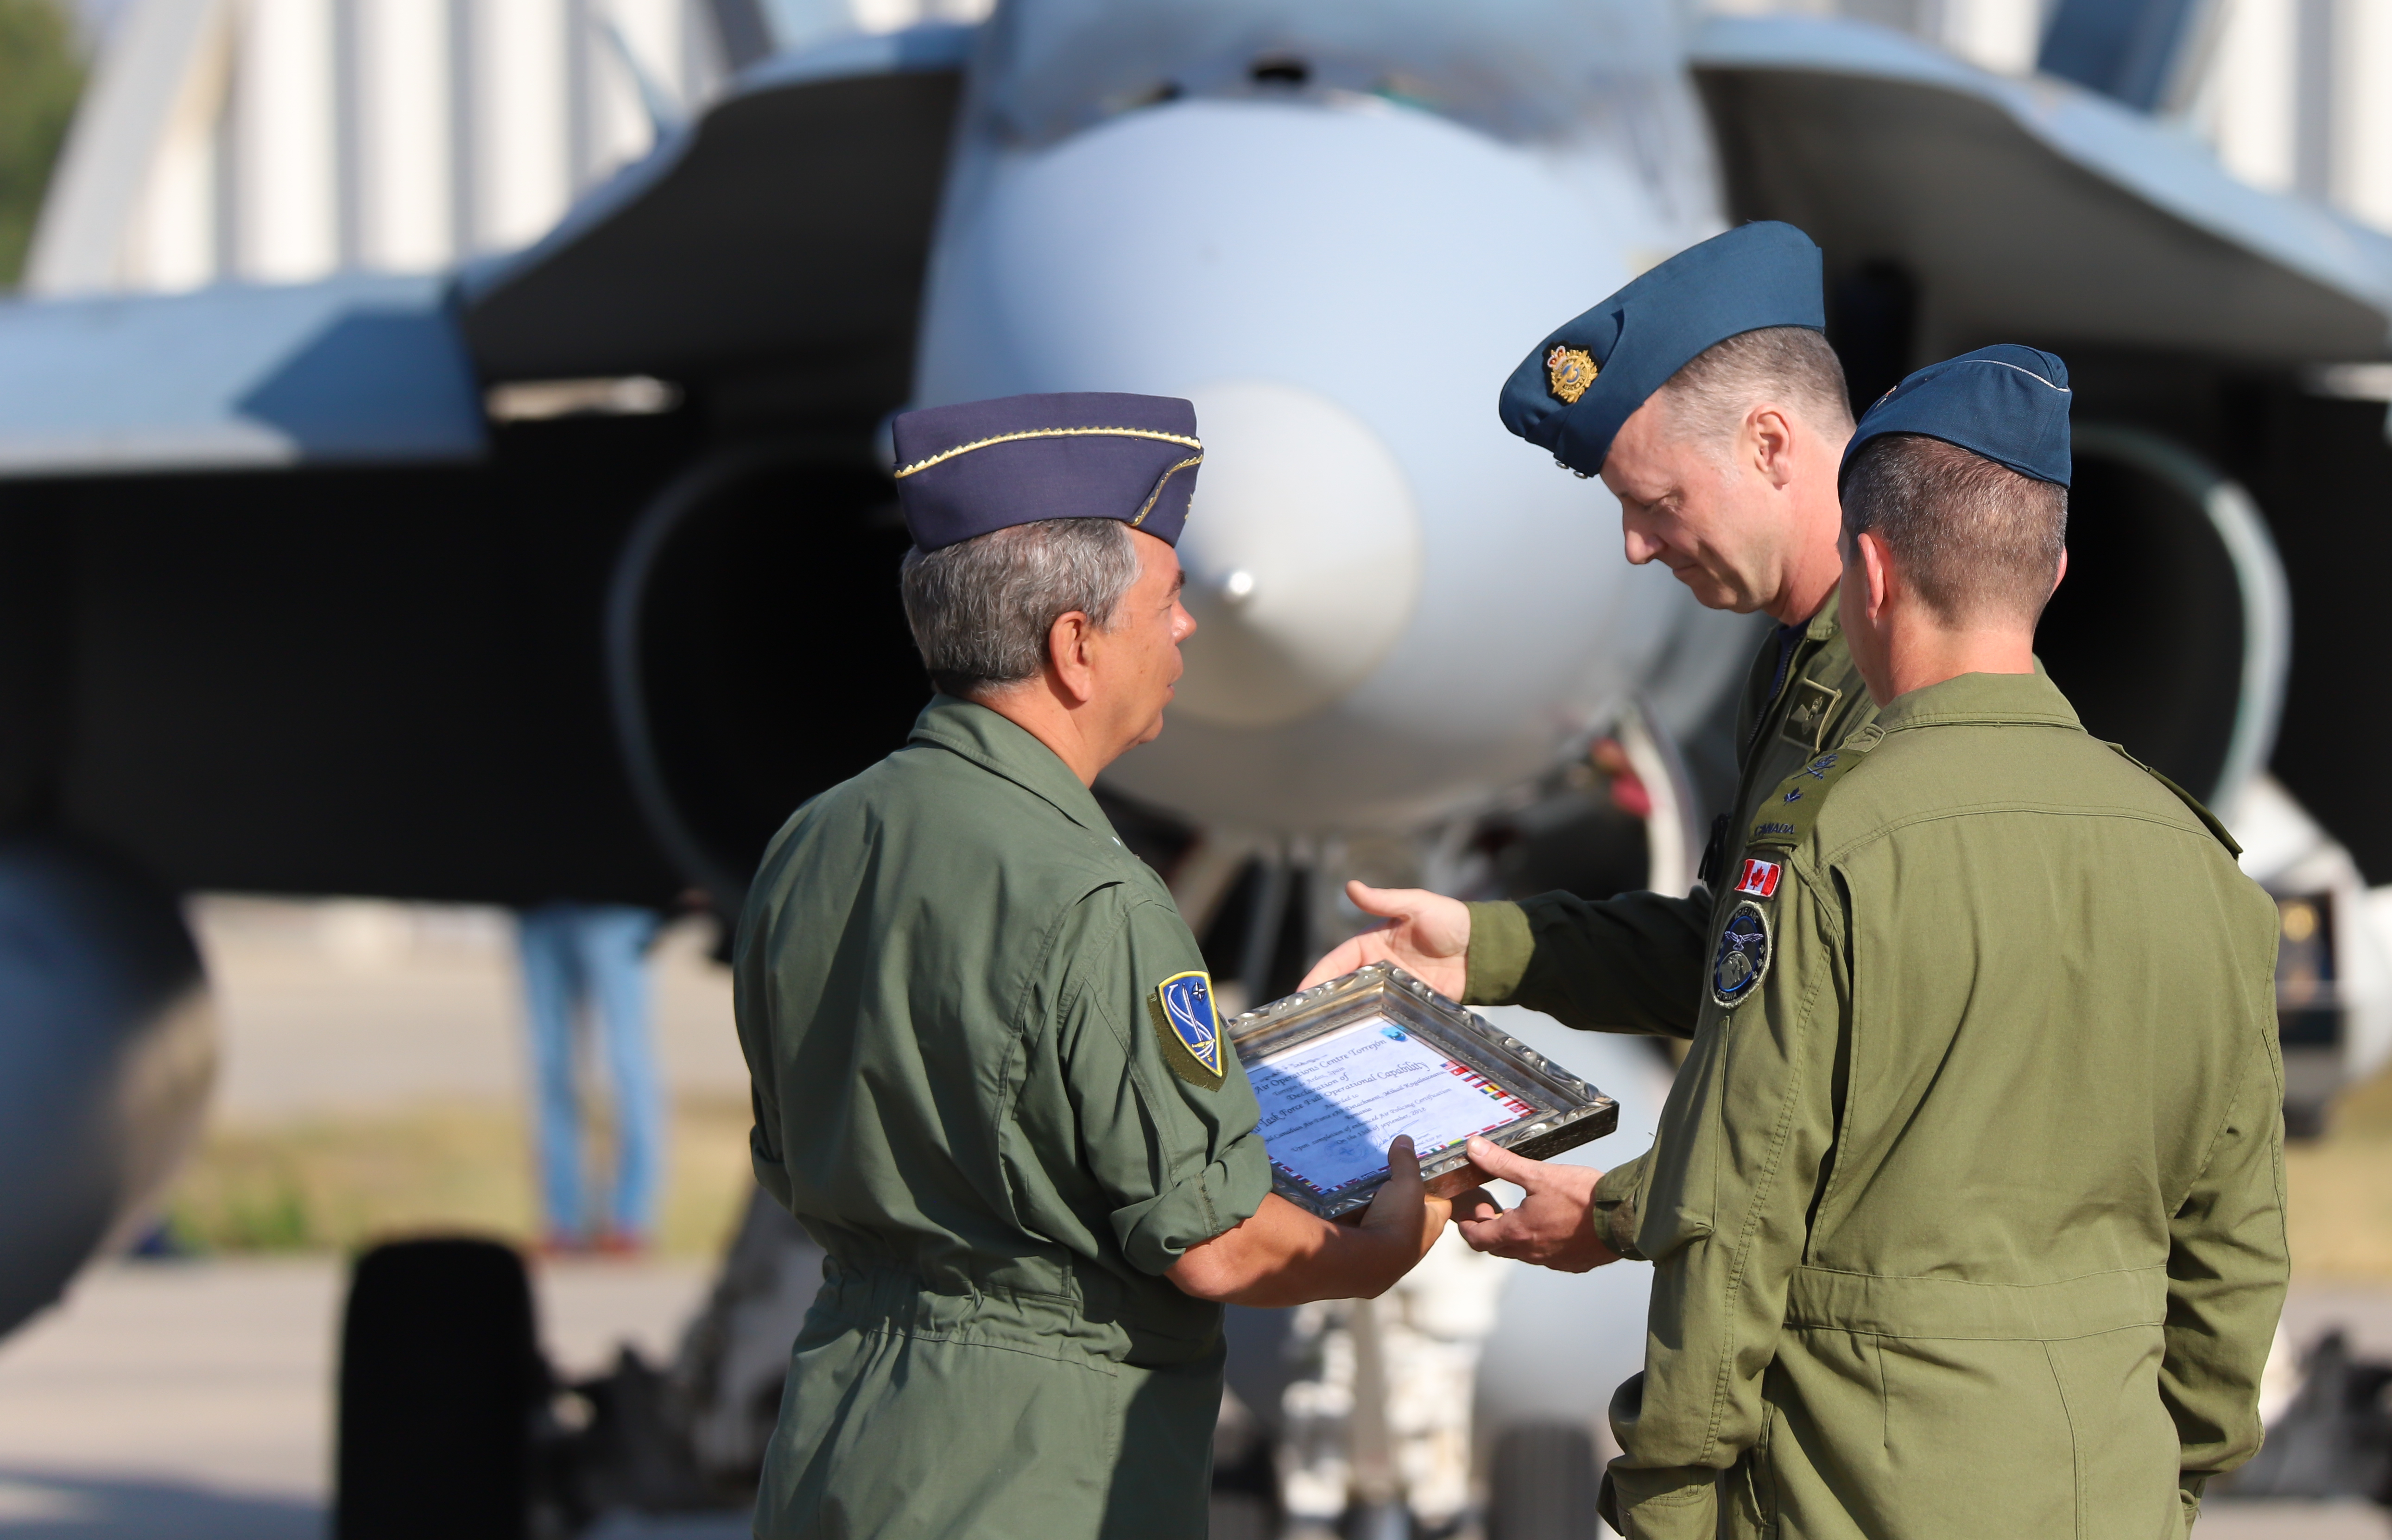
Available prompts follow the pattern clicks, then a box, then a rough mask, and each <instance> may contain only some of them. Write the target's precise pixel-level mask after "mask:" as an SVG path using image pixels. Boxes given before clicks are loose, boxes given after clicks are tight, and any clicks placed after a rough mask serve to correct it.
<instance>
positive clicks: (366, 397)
mask: <svg viewBox="0 0 2392 1540" xmlns="http://www.w3.org/2000/svg"><path fill="white" fill-rule="evenodd" d="M447 287H448V283H447V279H446V278H436V277H435V278H387V277H370V276H364V275H351V276H348V277H344V278H334V279H331V280H330V281H328V282H323V283H311V284H303V285H298V286H293V287H276V288H251V287H245V286H239V285H228V286H225V287H222V288H216V289H208V290H202V291H200V292H198V293H194V294H174V295H154V296H136V297H116V298H94V299H56V300H40V301H32V302H21V303H9V304H0V477H6V478H10V479H20V478H25V477H32V476H57V475H87V474H121V473H128V472H131V473H146V472H163V471H189V470H233V469H259V468H267V467H275V466H291V465H301V464H318V465H330V464H359V463H376V462H390V461H398V460H418V461H422V460H435V461H436V460H467V459H477V458H478V457H479V456H480V455H481V454H482V452H483V449H484V439H483V425H482V407H481V398H480V394H479V392H478V391H477V390H476V388H475V386H474V373H473V369H472V367H471V365H470V364H469V362H468V361H467V359H466V356H465V350H464V347H463V344H462V343H461V342H460V341H459V339H458V336H457V331H456V328H455V326H454V324H453V321H452V319H451V317H450V316H449V314H448V308H447V305H446V303H445V299H444V293H445V291H446V289H447Z"/></svg>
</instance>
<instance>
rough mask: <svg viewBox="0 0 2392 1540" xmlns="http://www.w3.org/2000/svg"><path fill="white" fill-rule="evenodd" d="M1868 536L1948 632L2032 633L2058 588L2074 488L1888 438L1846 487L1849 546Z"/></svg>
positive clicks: (1935, 446) (1943, 447) (1936, 441)
mask: <svg viewBox="0 0 2392 1540" xmlns="http://www.w3.org/2000/svg"><path fill="white" fill-rule="evenodd" d="M1865 530H1875V531H1876V532H1877V534H1878V538H1880V539H1882V540H1884V541H1885V543H1886V546H1887V548H1888V549H1889V550H1891V551H1892V552H1893V556H1894V560H1895V561H1897V562H1899V563H1901V564H1902V571H1903V575H1904V577H1906V578H1907V579H1908V580H1909V582H1910V583H1911V585H1912V586H1913V587H1914V588H1916V589H1917V590H1918V596H1919V597H1920V598H1921V599H1924V600H1925V601H1926V602H1927V604H1928V607H1929V608H1930V609H1931V610H1933V611H1934V612H1935V614H1936V615H1938V616H1939V617H1940V618H1941V619H1942V620H1943V623H1944V624H1945V625H1946V626H1966V625H1970V624H1982V623H1984V622H1986V621H1996V622H1998V621H2008V622H2011V623H2013V624H2024V625H2027V626H2033V625H2034V623H2035V622H2036V621H2037V620H2038V619H2040V618H2041V617H2042V615H2043V606H2044V604H2045V603H2046V602H2048V600H2049V599H2050V598H2051V586H2052V585H2053V584H2054V583H2055V582H2057V581H2059V578H2060V555H2061V548H2062V547H2063V546H2065V545H2066V544H2067V542H2068V488H2066V487H2064V486H2061V485H2056V484H2054V483H2052V482H2048V481H2037V480H2036V479H2035V478H2034V477H2033V476H2023V475H2021V474H2020V473H2019V472H2016V471H2013V470H2011V469H2010V468H2009V467H2008V466H2006V465H1998V464H1995V462H1994V461H1992V460H1990V459H1985V458H1984V457H1983V456H1982V455H1978V454H1974V453H1971V452H1970V451H1969V450H1967V449H1963V448H1961V447H1960V446H1957V445H1956V444H1946V443H1945V442H1944V441H1943V440H1942V439H1940V438H1928V437H1925V436H1923V435H1921V434H1882V435H1880V436H1878V437H1877V438H1873V439H1870V440H1869V441H1868V442H1867V443H1866V444H1865V445H1863V446H1861V452H1860V453H1859V454H1857V455H1854V456H1853V457H1852V469H1851V471H1850V472H1847V473H1846V475H1845V477H1844V537H1845V538H1846V539H1847V540H1850V539H1851V538H1852V537H1854V536H1857V535H1859V534H1861V533H1862V532H1863V531H1865Z"/></svg>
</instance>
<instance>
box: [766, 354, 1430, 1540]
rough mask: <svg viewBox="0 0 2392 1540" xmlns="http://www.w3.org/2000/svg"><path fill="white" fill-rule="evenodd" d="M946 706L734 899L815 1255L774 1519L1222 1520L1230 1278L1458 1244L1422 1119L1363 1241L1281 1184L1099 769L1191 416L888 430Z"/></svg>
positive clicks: (1393, 1271) (1159, 693) (1197, 451)
mask: <svg viewBox="0 0 2392 1540" xmlns="http://www.w3.org/2000/svg"><path fill="white" fill-rule="evenodd" d="M895 442H896V447H897V455H898V462H899V463H898V468H897V472H896V474H897V486H898V492H899V497H900V499H901V501H902V503H903V510H904V514H905V520H906V527H907V529H908V530H909V532H910V533H911V534H912V536H913V538H914V550H912V551H911V552H909V553H908V554H907V556H906V558H905V565H904V571H903V589H904V600H905V613H906V618H907V620H908V621H909V623H910V624H911V626H912V628H913V632H914V639H915V642H916V645H917V646H918V647H919V649H920V650H921V654H922V661H923V665H924V666H925V667H926V669H927V670H928V671H929V676H930V679H931V682H932V683H933V684H934V685H935V686H936V687H937V688H938V690H939V694H938V695H937V696H935V697H934V698H933V699H932V700H931V702H930V704H929V706H928V707H926V708H925V709H924V710H923V712H922V715H921V717H920V718H919V719H918V720H917V721H916V724H915V727H914V731H913V732H912V734H911V735H910V736H909V737H908V738H907V740H906V743H905V745H904V747H903V748H901V749H899V750H898V751H897V752H896V753H895V754H892V755H890V757H888V758H886V759H884V760H882V761H881V762H880V763H879V764H877V765H876V766H874V767H873V768H872V769H870V770H865V771H864V773H863V774H861V775H859V776H857V777H855V778H854V779H853V780H851V781H848V782H846V783H842V784H840V785H838V786H834V787H833V788H831V789H830V790H829V791H827V792H825V793H824V794H823V795H822V796H818V797H816V798H815V799H814V800H813V801H812V802H810V803H808V804H807V805H806V806H805V807H803V808H801V809H799V810H798V813H797V815H796V816H795V817H794V818H792V819H791V820H790V821H789V822H788V824H787V826H786V827H785V828H783V829H782V831H781V832H780V834H779V835H777V836H775V838H774V839H773V844H772V846H771V848H770V849H769V850H768V851H767V852H766V854H765V857H764V862H763V866H762V869H761V871H760V873H759V874H758V875H757V879H756V884H755V886H754V888H753V890H752V894H751V897H750V899H749V900H748V904H747V913H746V914H745V915H744V916H743V917H742V919H741V923H740V929H739V942H738V951H737V956H736V959H735V970H736V981H737V991H738V994H737V1013H738V1021H739V1038H740V1043H741V1046H742V1047H743V1048H744V1049H745V1051H746V1053H747V1064H748V1068H749V1071H750V1074H751V1076H752V1083H753V1091H754V1098H755V1111H756V1126H755V1132H754V1133H753V1135H752V1137H751V1143H752V1146H753V1154H754V1158H755V1167H756V1176H757V1179H758V1180H759V1181H760V1182H761V1183H762V1184H763V1185H764V1186H765V1188H766V1189H767V1190H768V1191H770V1192H771V1193H772V1194H773V1197H776V1198H778V1199H779V1200H780V1201H781V1202H782V1203H784V1204H786V1205H787V1207H788V1208H789V1210H790V1211H791V1212H793V1213H794V1214H796V1215H797V1217H798V1218H799V1221H800V1222H802V1223H804V1225H805V1227H806V1229H807V1230H808V1231H809V1232H810V1233H811V1234H812V1236H814V1238H815V1239H816V1240H817V1241H819V1242H820V1243H821V1244H822V1245H823V1247H824V1248H825V1249H826V1250H827V1251H828V1252H829V1253H830V1260H829V1262H827V1263H826V1264H825V1269H824V1281H823V1286H822V1290H821V1292H820V1294H819V1295H817V1296H816V1298H815V1301H814V1305H813V1309H812V1312H811V1313H810V1314H808V1315H807V1318H806V1325H805V1329H804V1331H803V1332H802V1334H801V1335H800V1336H799V1339H798V1341H797V1345H796V1350H795V1352H794V1355H793V1358H792V1361H791V1366H790V1373H789V1378H788V1382H787V1390H786V1393H785V1395H784V1397H783V1400H782V1404H781V1417H780V1425H779V1427H778V1429H777V1430H775V1432H774V1434H773V1442H772V1443H771V1445H770V1448H769V1450H768V1453H767V1455H766V1458H765V1465H764V1475H763V1482H762V1487H761V1490H760V1493H759V1495H758V1497H757V1508H756V1533H757V1534H759V1535H760V1536H767V1537H779V1536H808V1537H813V1536H823V1537H828V1536H834V1535H837V1536H849V1535H890V1536H897V1535H905V1536H944V1535H952V1536H963V1535H967V1534H968V1535H971V1536H974V1537H975V1540H979V1537H997V1540H1002V1537H1007V1536H1021V1537H1024V1540H1029V1537H1033V1536H1035V1537H1037V1540H1054V1537H1064V1536H1098V1535H1103V1536H1116V1535H1118V1536H1129V1535H1133V1534H1135V1535H1139V1536H1184V1537H1187V1540H1197V1537H1199V1536H1202V1534H1204V1532H1205V1510H1206V1501H1205V1496H1206V1491H1207V1488H1208V1486H1209V1479H1210V1467H1211V1455H1212V1428H1213V1422H1214V1417H1215V1412H1216V1409H1217V1407H1218V1405H1219V1403H1220V1398H1221V1367H1222V1345H1221V1315H1222V1311H1221V1302H1222V1301H1235V1302H1238V1303H1242V1304H1256V1305H1285V1304H1296V1303H1300V1302H1303V1301H1308V1300H1314V1299H1344V1298H1353V1297H1358V1296H1362V1297H1367V1296H1375V1295H1377V1294H1379V1293H1381V1292H1383V1291H1384V1289H1386V1288H1387V1287H1388V1286H1389V1285H1391V1284H1393V1283H1394V1282H1395V1280H1396V1279H1397V1278H1398V1277H1400V1276H1402V1275H1403V1274H1404V1273H1406V1272H1407V1271H1409V1270H1410V1268H1411V1267H1412V1265H1413V1264H1414V1263H1416V1262H1418V1261H1419V1260H1420V1258H1421V1257H1422V1255H1423V1254H1424V1253H1425V1252H1426V1250H1427V1249H1428V1247H1429V1245H1430V1244H1431V1243H1432V1242H1433V1241H1434V1240H1435V1239H1436V1235H1437V1232H1438V1230H1439V1229H1440V1228H1441V1227H1442V1226H1443V1224H1444V1222H1445V1217H1446V1209H1447V1206H1446V1204H1445V1203H1444V1202H1443V1201H1442V1200H1440V1199H1432V1198H1428V1197H1425V1196H1424V1194H1423V1190H1422V1186H1421V1182H1420V1171H1419V1166H1418V1164H1417V1162H1416V1161H1415V1160H1414V1159H1413V1158H1412V1154H1411V1150H1410V1145H1409V1143H1408V1142H1406V1141H1402V1140H1398V1141H1397V1145H1396V1147H1395V1148H1393V1149H1391V1150H1390V1151H1389V1154H1388V1160H1389V1165H1390V1169H1391V1170H1392V1171H1394V1173H1395V1175H1394V1177H1393V1179H1392V1180H1390V1181H1389V1182H1388V1184H1387V1185H1386V1186H1385V1187H1384V1189H1383V1190H1382V1192H1381V1193H1380V1196H1379V1197H1378V1199H1377V1201H1375V1202H1374V1203H1373V1204H1372V1205H1371V1209H1370V1210H1369V1212H1368V1214H1366V1215H1365V1217H1364V1219H1363V1221H1362V1223H1361V1224H1360V1225H1359V1226H1358V1227H1350V1226H1341V1225H1335V1224H1331V1223H1327V1222H1325V1221H1322V1220H1320V1219H1318V1218H1316V1217H1314V1216H1313V1215H1311V1214H1309V1213H1307V1212H1306V1211H1305V1210H1302V1209H1299V1208H1297V1207H1296V1206H1295V1205H1293V1204H1291V1203H1289V1202H1287V1201H1286V1200H1284V1199H1282V1198H1280V1197H1276V1196H1275V1195H1273V1194H1272V1193H1271V1191H1270V1169H1269V1163H1268V1161H1267V1158H1266V1157H1265V1155H1264V1152H1263V1145H1262V1141H1261V1139H1260V1138H1259V1137H1258V1136H1257V1135H1256V1133H1255V1132H1254V1124H1255V1120H1256V1117H1257V1109H1256V1106H1255V1102H1254V1092H1253V1090H1252V1088H1251V1087H1249V1086H1248V1084H1247V1082H1246V1077H1245V1072H1244V1070H1243V1069H1242V1068H1240V1066H1239V1064H1238V1061H1237V1057H1236V1055H1235V1054H1234V1053H1233V1052H1232V1051H1231V1049H1230V1046H1229V1043H1228V1039H1227V1037H1226V1036H1225V1035H1224V1034H1223V1032H1222V1030H1221V1023H1220V1021H1219V1019H1218V1017H1217V1016H1216V1015H1215V1010H1214V1004H1213V990H1212V981H1211V980H1210V978H1208V977H1206V975H1205V972H1204V960H1203V956H1202V953H1201V952H1200V951H1198V950H1197V946H1196V941H1195V938H1193V937H1192V936H1190V935H1189V931H1188V927H1187V925H1186V924H1185V923H1183V922H1182V921H1181V919H1180V917H1179V912H1178V910H1177V908H1176V906H1175V905H1174V904H1173V902H1172V899H1171V895H1170V892H1169V891H1168V890H1167V889H1166V888H1165V887H1164V886H1163V883H1162V880H1161V879H1160V878H1159V877H1157V876H1156V875H1155V874H1154V873H1153V872H1152V871H1151V870H1150V869H1149V868H1148V867H1147V866H1146V865H1145V864H1144V863H1143V862H1141V861H1138V860H1137V857H1135V856H1133V855H1131V854H1130V853H1129V851H1128V850H1127V849H1126V848H1124V847H1123V845H1122V842H1121V840H1120V839H1119V837H1118V836H1116V835H1114V833H1113V831H1112V828H1111V824H1110V823H1109V822H1107V821H1106V818H1105V815H1104V812H1103V811H1102V809H1099V807H1098V804H1097V801H1096V798H1095V797H1094V796H1092V795H1091V794H1090V792H1089V789H1088V788H1089V785H1090V783H1092V782H1094V781H1095V779H1096V777H1097V774H1098V771H1100V770H1103V769H1104V768H1105V766H1107V765H1108V764H1111V762H1112V761H1113V760H1114V759H1115V758H1116V757H1119V756H1120V755H1122V754H1123V753H1124V752H1125V751H1127V750H1128V749H1130V748H1132V747H1135V746H1136V745H1137V744H1143V743H1145V742H1147V741H1149V740H1150V739H1151V738H1153V737H1154V736H1155V735H1156V734H1157V733H1158V732H1160V731H1162V730H1163V707H1164V706H1165V705H1167V704H1168V703H1169V702H1170V699H1171V693H1172V685H1173V681H1174V680H1176V679H1177V678H1178V677H1179V671H1180V663H1179V643H1180V641H1182V640H1183V639H1185V638H1186V637H1187V636H1188V635H1189V632H1191V631H1193V630H1194V629H1195V622H1194V621H1192V620H1190V619H1189V616H1188V612H1187V611H1186V610H1185V609H1183V608H1181V607H1180V603H1179V589H1180V583H1181V574H1180V570H1179V561H1178V557H1177V555H1176V552H1175V550H1174V549H1173V547H1174V542H1175V541H1176V539H1177V537H1178V534H1179V530H1180V526H1181V524H1183V523H1184V521H1185V520H1186V518H1187V515H1188V510H1189V496H1190V493H1191V490H1192V488H1193V486H1194V483H1195V478H1196V471H1197V468H1198V466H1199V465H1201V464H1202V460H1203V446H1202V444H1201V443H1200V442H1199V441H1198V440H1197V438H1196V422H1195V411H1194V408H1191V407H1190V406H1189V404H1188V403H1187V402H1185V401H1177V400H1168V399H1163V398H1159V397H1154V396H1142V395H1031V396H1012V397H1007V398H1006V399H1003V400H997V401H980V402H971V403H967V404H965V405H961V406H955V407H944V408H932V409H929V410H926V411H918V412H910V413H907V414H905V415H904V416H902V417H900V418H899V419H898V420H897V421H896V424H895Z"/></svg>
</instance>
